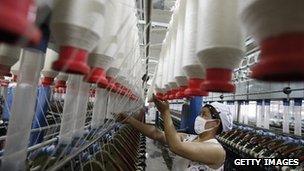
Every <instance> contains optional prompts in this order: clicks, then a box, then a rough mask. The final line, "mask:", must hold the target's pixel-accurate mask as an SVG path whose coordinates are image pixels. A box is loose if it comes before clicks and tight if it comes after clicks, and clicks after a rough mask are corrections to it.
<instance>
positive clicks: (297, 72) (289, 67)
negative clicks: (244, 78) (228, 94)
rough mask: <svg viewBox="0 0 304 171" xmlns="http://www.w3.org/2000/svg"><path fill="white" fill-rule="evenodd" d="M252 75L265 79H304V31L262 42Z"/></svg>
mask: <svg viewBox="0 0 304 171" xmlns="http://www.w3.org/2000/svg"><path fill="white" fill-rule="evenodd" d="M260 47H261V54H260V57H259V61H258V63H257V64H256V65H254V66H253V67H252V68H251V69H252V74H251V77H253V78H255V79H259V80H263V81H303V80H304V33H288V34H282V35H280V36H276V37H271V38H268V39H266V40H264V41H262V42H261V44H260Z"/></svg>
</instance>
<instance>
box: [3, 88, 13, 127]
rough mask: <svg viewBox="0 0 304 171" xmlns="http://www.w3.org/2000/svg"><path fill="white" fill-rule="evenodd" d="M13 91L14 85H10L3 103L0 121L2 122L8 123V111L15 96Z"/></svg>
mask: <svg viewBox="0 0 304 171" xmlns="http://www.w3.org/2000/svg"><path fill="white" fill-rule="evenodd" d="M15 89H16V86H15V85H10V86H9V87H8V88H7V96H6V99H5V101H4V104H3V106H2V111H3V112H2V120H3V121H4V122H8V121H9V117H10V114H11V112H10V109H11V107H12V104H13V98H14V94H15Z"/></svg>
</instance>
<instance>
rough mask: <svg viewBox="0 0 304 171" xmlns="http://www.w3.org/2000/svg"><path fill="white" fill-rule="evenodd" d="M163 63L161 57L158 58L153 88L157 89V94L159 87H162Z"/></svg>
mask: <svg viewBox="0 0 304 171" xmlns="http://www.w3.org/2000/svg"><path fill="white" fill-rule="evenodd" d="M163 61H164V58H163V56H160V59H159V62H158V66H157V68H156V69H157V72H156V74H155V87H156V89H158V90H157V92H159V91H160V87H161V85H162V74H163Z"/></svg>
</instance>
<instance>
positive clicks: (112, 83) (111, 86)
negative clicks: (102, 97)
mask: <svg viewBox="0 0 304 171" xmlns="http://www.w3.org/2000/svg"><path fill="white" fill-rule="evenodd" d="M106 78H107V80H108V87H107V89H108V90H109V91H112V92H116V91H117V90H116V86H115V81H114V78H112V77H106Z"/></svg>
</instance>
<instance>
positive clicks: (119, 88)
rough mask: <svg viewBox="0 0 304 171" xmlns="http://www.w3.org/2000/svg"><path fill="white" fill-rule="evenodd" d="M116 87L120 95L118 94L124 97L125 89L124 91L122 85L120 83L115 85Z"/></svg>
mask: <svg viewBox="0 0 304 171" xmlns="http://www.w3.org/2000/svg"><path fill="white" fill-rule="evenodd" d="M115 86H116V90H117V91H116V92H117V93H118V94H121V95H124V94H123V89H122V85H121V84H120V83H115Z"/></svg>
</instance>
